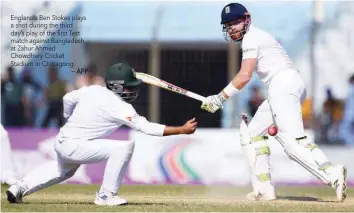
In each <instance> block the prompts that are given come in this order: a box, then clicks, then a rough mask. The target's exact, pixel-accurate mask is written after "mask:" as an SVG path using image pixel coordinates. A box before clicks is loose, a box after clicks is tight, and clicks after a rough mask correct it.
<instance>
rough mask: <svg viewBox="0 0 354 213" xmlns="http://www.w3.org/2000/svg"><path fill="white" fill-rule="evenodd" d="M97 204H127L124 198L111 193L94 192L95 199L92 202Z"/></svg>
mask: <svg viewBox="0 0 354 213" xmlns="http://www.w3.org/2000/svg"><path fill="white" fill-rule="evenodd" d="M94 203H95V204H96V205H99V206H119V205H124V204H127V203H128V202H127V201H126V200H125V199H122V198H120V197H118V195H114V194H112V193H98V192H97V193H96V199H95V202H94Z"/></svg>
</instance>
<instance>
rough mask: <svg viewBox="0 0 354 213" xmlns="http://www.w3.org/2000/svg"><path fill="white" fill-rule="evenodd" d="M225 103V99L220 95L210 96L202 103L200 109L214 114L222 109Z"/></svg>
mask: <svg viewBox="0 0 354 213" xmlns="http://www.w3.org/2000/svg"><path fill="white" fill-rule="evenodd" d="M225 101H226V99H225V98H224V96H223V95H222V94H221V93H219V94H217V95H211V96H208V97H207V98H206V99H205V101H203V103H202V106H201V108H202V109H204V110H206V111H208V112H211V113H214V112H216V111H218V110H219V109H222V105H223V104H224V102H225Z"/></svg>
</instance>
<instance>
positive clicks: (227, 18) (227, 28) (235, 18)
mask: <svg viewBox="0 0 354 213" xmlns="http://www.w3.org/2000/svg"><path fill="white" fill-rule="evenodd" d="M220 24H222V26H223V29H222V31H223V34H224V38H225V40H227V41H229V40H232V41H235V42H238V41H242V39H243V37H244V35H245V34H246V33H247V31H248V28H249V26H250V25H251V14H250V13H249V12H248V10H247V9H246V7H245V6H243V5H242V4H239V3H230V4H228V5H226V6H225V7H224V8H223V9H222V11H221V23H220Z"/></svg>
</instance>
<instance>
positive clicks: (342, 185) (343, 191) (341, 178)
mask: <svg viewBox="0 0 354 213" xmlns="http://www.w3.org/2000/svg"><path fill="white" fill-rule="evenodd" d="M333 170H334V172H333V173H332V175H336V179H335V180H334V181H333V182H332V183H331V186H332V188H333V189H334V190H336V194H337V199H338V201H339V202H343V201H344V200H345V198H346V197H347V183H346V179H347V168H346V167H345V166H343V165H340V164H339V165H335V166H334V167H333Z"/></svg>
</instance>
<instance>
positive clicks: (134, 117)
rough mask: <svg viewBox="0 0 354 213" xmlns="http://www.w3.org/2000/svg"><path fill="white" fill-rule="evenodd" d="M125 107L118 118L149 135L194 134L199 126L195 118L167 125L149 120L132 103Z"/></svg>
mask: <svg viewBox="0 0 354 213" xmlns="http://www.w3.org/2000/svg"><path fill="white" fill-rule="evenodd" d="M124 107H125V109H123V111H124V112H123V115H119V114H117V118H118V120H119V121H120V122H122V123H123V124H125V125H127V126H129V127H130V128H132V129H135V130H137V131H140V132H143V133H145V134H147V135H153V136H169V135H179V134H192V133H194V131H195V129H196V128H197V122H196V121H195V118H193V119H191V120H189V121H187V122H186V123H185V124H184V125H183V126H167V125H163V124H158V123H154V122H150V121H148V120H147V119H146V118H145V117H144V116H140V115H139V114H138V113H137V112H136V111H135V109H134V108H133V107H132V106H131V105H125V106H124ZM124 107H123V108H124ZM117 113H118V112H117Z"/></svg>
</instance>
